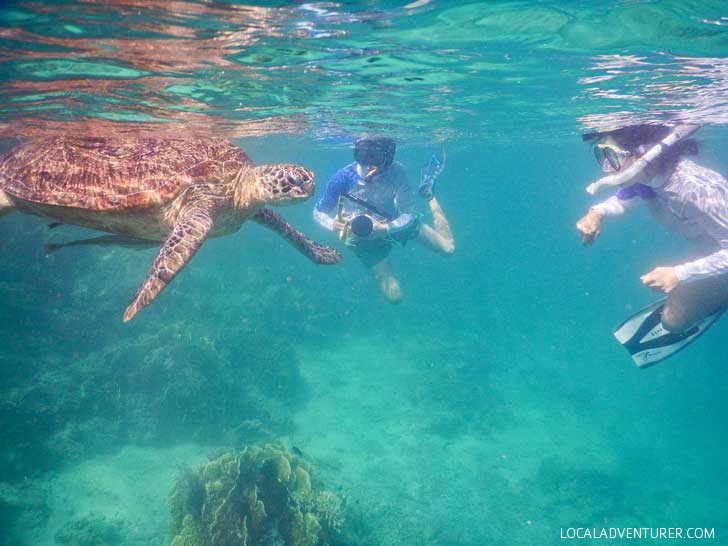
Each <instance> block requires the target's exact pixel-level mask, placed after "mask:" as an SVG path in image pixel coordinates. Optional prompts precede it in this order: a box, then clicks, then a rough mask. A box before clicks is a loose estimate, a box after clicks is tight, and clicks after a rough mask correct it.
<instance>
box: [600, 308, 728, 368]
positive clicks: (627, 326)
mask: <svg viewBox="0 0 728 546" xmlns="http://www.w3.org/2000/svg"><path fill="white" fill-rule="evenodd" d="M665 301H666V300H665V299H662V300H659V301H656V302H654V303H652V304H650V305H648V306H647V307H645V308H643V309H640V310H639V311H638V312H637V313H635V314H634V315H633V316H631V317H630V318H628V319H627V320H626V321H624V322H623V323H622V324H620V325H619V326H618V327H617V328H616V329H615V330H614V337H616V338H617V341H619V342H620V343H621V344H622V345H624V348H625V349H627V351H629V354H630V356H631V357H632V360H634V363H635V364H637V366H639V367H640V368H649V367H650V366H652V365H654V364H657V363H658V362H660V361H661V360H664V359H666V358H667V357H668V356H671V355H674V354H675V353H676V352H678V351H679V350H680V349H682V348H683V347H685V346H686V345H687V344H688V343H690V342H691V341H693V340H694V339H696V338H697V337H698V336H699V335H700V334H702V333H703V332H705V330H707V329H708V328H709V327H710V325H711V324H713V323H714V322H715V321H716V320H718V319H719V318H720V316H721V315H722V314H723V312H724V311H725V310H726V307H723V308H721V309H719V310H718V311H716V312H715V313H713V314H712V315H708V316H707V317H705V318H704V319H703V320H701V321H700V322H698V323H697V324H695V325H694V326H692V327H690V328H688V329H687V330H686V331H684V332H681V333H673V332H669V331H667V330H665V328H663V326H662V322H661V320H662V310H663V308H664V307H665Z"/></svg>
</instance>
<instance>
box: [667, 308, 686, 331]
mask: <svg viewBox="0 0 728 546" xmlns="http://www.w3.org/2000/svg"><path fill="white" fill-rule="evenodd" d="M661 322H662V327H663V328H664V329H665V330H667V331H668V332H673V333H680V332H683V331H685V330H687V329H688V328H689V327H690V326H691V325H690V324H688V321H687V320H686V317H685V316H684V315H683V314H682V313H679V312H675V310H674V309H673V308H672V307H671V306H669V305H666V306H665V307H664V308H663V310H662V317H661Z"/></svg>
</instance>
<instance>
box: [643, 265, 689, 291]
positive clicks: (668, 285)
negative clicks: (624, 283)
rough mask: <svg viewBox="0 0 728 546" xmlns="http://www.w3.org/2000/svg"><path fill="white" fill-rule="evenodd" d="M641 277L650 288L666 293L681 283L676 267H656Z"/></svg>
mask: <svg viewBox="0 0 728 546" xmlns="http://www.w3.org/2000/svg"><path fill="white" fill-rule="evenodd" d="M640 279H641V280H642V284H644V285H645V286H647V287H648V288H651V289H652V290H655V291H657V292H665V293H666V294H667V293H669V292H670V291H672V290H673V289H674V288H675V287H676V286H677V285H678V284H679V283H680V279H678V278H677V272H676V271H675V268H674V267H656V268H655V269H653V270H652V271H650V272H649V273H647V274H646V275H642V277H640Z"/></svg>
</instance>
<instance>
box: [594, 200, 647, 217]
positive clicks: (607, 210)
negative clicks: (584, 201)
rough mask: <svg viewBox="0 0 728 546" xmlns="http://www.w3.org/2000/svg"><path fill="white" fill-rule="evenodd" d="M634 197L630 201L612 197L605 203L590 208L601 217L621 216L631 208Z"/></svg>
mask: <svg viewBox="0 0 728 546" xmlns="http://www.w3.org/2000/svg"><path fill="white" fill-rule="evenodd" d="M635 201H637V198H636V197H632V198H631V199H620V198H619V197H617V196H616V195H612V196H611V197H610V198H609V199H607V200H606V201H602V202H601V203H598V204H596V205H594V206H593V207H592V208H593V209H594V210H596V211H597V212H598V213H599V214H601V215H602V216H622V215H623V214H624V213H625V212H626V211H628V210H629V209H631V208H632V205H634V203H635Z"/></svg>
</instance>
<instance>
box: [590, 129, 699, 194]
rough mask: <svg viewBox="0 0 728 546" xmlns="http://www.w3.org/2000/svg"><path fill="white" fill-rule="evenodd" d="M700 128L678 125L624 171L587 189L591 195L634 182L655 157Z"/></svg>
mask: <svg viewBox="0 0 728 546" xmlns="http://www.w3.org/2000/svg"><path fill="white" fill-rule="evenodd" d="M699 128H700V125H678V126H677V127H675V128H674V129H673V130H672V131H671V132H670V134H669V135H667V136H666V137H665V138H663V139H662V140H661V141H660V142H658V143H657V144H655V145H654V146H653V147H652V148H650V149H649V150H648V151H647V152H646V153H645V154H644V155H642V156H641V157H638V158H637V159H636V160H635V162H634V164H633V165H632V166H631V167H630V168H629V169H625V170H624V171H622V172H619V173H616V174H610V175H609V176H604V177H602V178H600V179H599V180H597V181H596V182H592V183H591V184H589V185H588V186H587V188H586V191H587V192H588V193H590V194H591V195H594V194H595V193H597V192H598V191H600V190H602V189H603V188H605V187H613V186H623V185H631V184H634V183H635V179H636V178H637V177H638V176H639V175H641V174H642V173H643V172H644V170H645V169H646V168H647V167H648V166H649V165H650V164H651V163H652V162H653V161H654V160H655V159H657V158H658V157H660V156H661V155H662V154H663V152H664V151H665V150H667V149H668V148H669V147H671V146H674V145H675V144H677V143H678V142H680V141H681V140H685V139H686V138H688V137H689V136H690V135H692V134H693V133H694V132H695V131H697V130H698V129H699ZM630 183H631V184H630Z"/></svg>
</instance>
